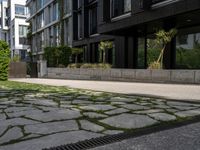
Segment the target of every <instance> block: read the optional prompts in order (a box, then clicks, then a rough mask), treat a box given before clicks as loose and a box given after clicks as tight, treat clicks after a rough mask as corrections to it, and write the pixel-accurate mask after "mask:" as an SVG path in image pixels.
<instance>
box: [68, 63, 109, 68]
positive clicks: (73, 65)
mask: <svg viewBox="0 0 200 150" xmlns="http://www.w3.org/2000/svg"><path fill="white" fill-rule="evenodd" d="M111 67H112V66H111V65H110V64H104V63H100V64H91V63H85V64H80V63H79V64H69V65H68V68H84V69H89V68H94V69H98V68H103V69H109V68H111Z"/></svg>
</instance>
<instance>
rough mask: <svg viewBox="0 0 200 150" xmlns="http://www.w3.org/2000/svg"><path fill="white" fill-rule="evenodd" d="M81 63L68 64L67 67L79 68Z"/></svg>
mask: <svg viewBox="0 0 200 150" xmlns="http://www.w3.org/2000/svg"><path fill="white" fill-rule="evenodd" d="M82 65H83V64H81V63H75V64H69V65H68V66H67V68H80V67H81V66H82Z"/></svg>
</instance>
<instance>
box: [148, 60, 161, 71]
mask: <svg viewBox="0 0 200 150" xmlns="http://www.w3.org/2000/svg"><path fill="white" fill-rule="evenodd" d="M161 68H162V67H161V64H160V63H159V62H156V61H154V62H152V63H150V65H149V69H161Z"/></svg>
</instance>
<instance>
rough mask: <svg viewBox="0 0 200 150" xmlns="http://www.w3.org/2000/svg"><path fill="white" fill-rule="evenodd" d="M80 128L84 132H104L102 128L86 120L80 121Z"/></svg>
mask: <svg viewBox="0 0 200 150" xmlns="http://www.w3.org/2000/svg"><path fill="white" fill-rule="evenodd" d="M79 122H80V124H81V128H82V129H84V130H88V131H92V132H100V131H102V130H104V127H102V126H99V125H97V124H94V123H92V122H89V121H87V120H80V121H79Z"/></svg>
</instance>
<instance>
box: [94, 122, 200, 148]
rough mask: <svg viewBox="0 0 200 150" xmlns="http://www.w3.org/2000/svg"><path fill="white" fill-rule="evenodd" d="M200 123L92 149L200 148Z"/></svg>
mask: <svg viewBox="0 0 200 150" xmlns="http://www.w3.org/2000/svg"><path fill="white" fill-rule="evenodd" d="M199 139H200V123H196V124H191V125H188V126H184V127H180V128H175V129H171V130H166V131H161V132H158V133H152V134H149V135H144V136H141V137H138V138H133V139H128V140H124V141H122V142H118V143H114V144H109V145H105V146H102V147H98V148H94V149H91V150H199V149H200V140H199Z"/></svg>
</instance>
